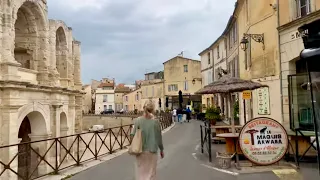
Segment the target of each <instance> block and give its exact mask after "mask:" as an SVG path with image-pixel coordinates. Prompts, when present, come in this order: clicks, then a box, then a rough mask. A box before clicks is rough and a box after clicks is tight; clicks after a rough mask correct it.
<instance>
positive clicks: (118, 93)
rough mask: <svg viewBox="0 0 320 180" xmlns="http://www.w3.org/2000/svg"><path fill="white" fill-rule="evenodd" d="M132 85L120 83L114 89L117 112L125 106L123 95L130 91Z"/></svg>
mask: <svg viewBox="0 0 320 180" xmlns="http://www.w3.org/2000/svg"><path fill="white" fill-rule="evenodd" d="M130 91H131V90H130V87H127V86H125V84H118V85H117V87H116V89H115V91H114V102H115V112H120V111H121V110H122V109H124V107H123V95H125V94H127V93H129V92H130Z"/></svg>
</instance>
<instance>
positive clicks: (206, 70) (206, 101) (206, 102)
mask: <svg viewBox="0 0 320 180" xmlns="http://www.w3.org/2000/svg"><path fill="white" fill-rule="evenodd" d="M212 46H213V45H211V46H210V47H208V48H207V49H205V50H203V51H202V52H200V53H199V56H200V59H201V78H202V83H201V88H203V87H204V86H206V85H208V84H210V83H212V82H213V80H214V59H213V50H212ZM201 104H202V105H201V107H202V111H203V112H205V110H206V108H207V107H210V106H211V105H212V104H213V95H212V94H204V95H202V96H201Z"/></svg>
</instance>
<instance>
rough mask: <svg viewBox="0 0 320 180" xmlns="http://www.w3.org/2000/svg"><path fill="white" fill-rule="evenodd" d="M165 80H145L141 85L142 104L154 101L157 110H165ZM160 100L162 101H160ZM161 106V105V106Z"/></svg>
mask: <svg viewBox="0 0 320 180" xmlns="http://www.w3.org/2000/svg"><path fill="white" fill-rule="evenodd" d="M163 87H164V80H163V79H152V80H145V81H143V82H142V83H141V92H142V96H141V104H142V106H143V105H144V104H145V102H146V101H147V100H152V101H153V102H154V104H155V107H156V110H158V111H161V110H164V109H165V104H164V103H165V99H164V88H163ZM159 100H160V101H159ZM159 103H160V104H161V105H160V104H159Z"/></svg>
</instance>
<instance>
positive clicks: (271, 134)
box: [239, 117, 288, 165]
mask: <svg viewBox="0 0 320 180" xmlns="http://www.w3.org/2000/svg"><path fill="white" fill-rule="evenodd" d="M239 144H240V148H241V150H242V152H243V154H244V156H245V157H246V158H248V159H249V160H250V161H251V162H252V163H254V164H258V165H271V164H274V163H276V162H278V161H280V160H281V159H282V158H283V157H284V155H285V154H286V152H287V149H288V135H287V132H286V130H285V129H284V127H283V126H282V125H281V124H280V123H279V122H277V121H276V120H274V119H270V118H266V117H259V118H255V119H252V120H251V121H249V122H247V123H246V124H245V125H244V126H243V128H242V130H241V132H240V135H239Z"/></svg>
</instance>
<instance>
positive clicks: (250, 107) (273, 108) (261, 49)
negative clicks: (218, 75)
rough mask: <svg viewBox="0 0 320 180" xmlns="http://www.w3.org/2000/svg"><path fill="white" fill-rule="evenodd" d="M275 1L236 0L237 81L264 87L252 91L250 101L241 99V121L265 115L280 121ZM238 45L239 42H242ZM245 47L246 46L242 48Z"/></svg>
mask: <svg viewBox="0 0 320 180" xmlns="http://www.w3.org/2000/svg"><path fill="white" fill-rule="evenodd" d="M275 3H276V1H274V0H267V1H261V2H260V1H259V2H258V1H254V0H238V3H237V4H236V8H235V11H234V14H233V15H234V17H237V18H236V24H237V25H236V26H237V30H236V32H237V33H238V37H237V44H235V46H236V47H239V46H240V47H241V48H238V49H239V50H238V53H239V55H238V57H239V68H240V78H241V79H248V80H253V81H256V82H259V83H260V84H264V85H267V86H268V87H266V88H260V89H257V90H254V91H252V92H251V99H249V100H245V104H246V108H245V109H244V107H243V99H242V96H240V110H239V112H240V114H241V116H240V121H241V122H242V123H244V111H245V112H246V116H245V117H246V121H248V120H249V119H251V118H254V117H258V116H264V117H270V118H273V119H275V120H277V121H280V122H281V120H282V118H281V111H279V109H281V95H280V94H281V93H280V68H279V65H280V59H279V49H278V39H279V38H278V32H277V27H278V25H277V8H275V7H276V6H277V5H276V4H275ZM244 40H245V41H246V43H243V44H240V42H245V41H244ZM244 45H245V46H244Z"/></svg>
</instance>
